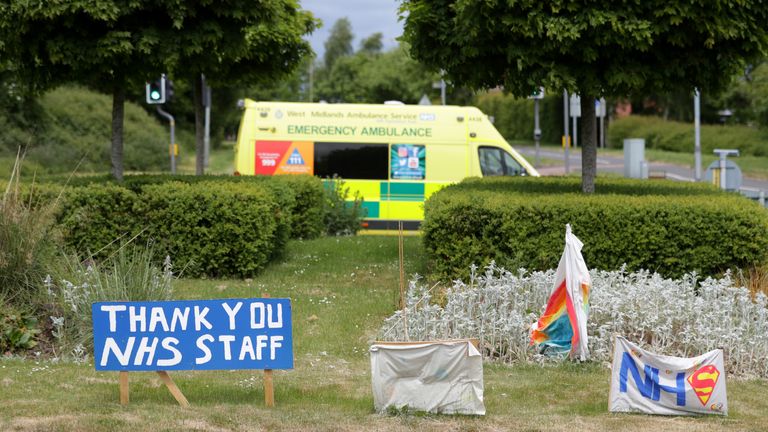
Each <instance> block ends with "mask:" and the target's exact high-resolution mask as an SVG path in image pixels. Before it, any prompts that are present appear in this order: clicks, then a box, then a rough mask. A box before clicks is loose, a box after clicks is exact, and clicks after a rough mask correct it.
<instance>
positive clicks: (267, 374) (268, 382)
mask: <svg viewBox="0 0 768 432" xmlns="http://www.w3.org/2000/svg"><path fill="white" fill-rule="evenodd" d="M264 405H266V406H267V407H269V408H272V407H274V406H275V387H274V386H273V385H272V369H264Z"/></svg>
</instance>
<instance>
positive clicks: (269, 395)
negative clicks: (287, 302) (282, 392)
mask: <svg viewBox="0 0 768 432" xmlns="http://www.w3.org/2000/svg"><path fill="white" fill-rule="evenodd" d="M263 297H264V298H269V294H264V295H263ZM264 405H266V406H267V407H268V408H272V407H274V406H275V387H274V385H273V384H272V369H264Z"/></svg>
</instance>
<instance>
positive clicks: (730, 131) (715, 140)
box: [607, 115, 768, 156]
mask: <svg viewBox="0 0 768 432" xmlns="http://www.w3.org/2000/svg"><path fill="white" fill-rule="evenodd" d="M693 132H694V131H693V124H692V123H682V122H674V121H665V120H663V119H660V118H658V117H650V116H637V115H634V116H629V117H625V118H622V119H618V120H615V121H613V122H611V125H610V127H609V128H608V135H607V140H608V145H609V146H610V147H615V148H622V146H623V145H624V140H625V139H626V138H643V139H645V146H646V147H647V148H652V149H658V150H667V151H674V152H686V153H690V152H691V151H692V150H693V144H694V143H693V141H694V134H693ZM716 148H727V149H739V151H741V154H742V155H752V156H768V130H765V129H756V128H752V127H749V126H714V125H702V126H701V151H702V152H704V153H708V154H712V150H714V149H716Z"/></svg>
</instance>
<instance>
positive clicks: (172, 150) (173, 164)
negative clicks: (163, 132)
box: [157, 106, 176, 174]
mask: <svg viewBox="0 0 768 432" xmlns="http://www.w3.org/2000/svg"><path fill="white" fill-rule="evenodd" d="M157 112H158V114H160V115H161V116H163V117H165V118H166V120H168V122H169V123H170V124H171V146H170V153H171V174H176V121H175V120H174V119H173V116H172V115H171V114H169V113H167V112H165V111H163V109H162V108H160V106H158V107H157Z"/></svg>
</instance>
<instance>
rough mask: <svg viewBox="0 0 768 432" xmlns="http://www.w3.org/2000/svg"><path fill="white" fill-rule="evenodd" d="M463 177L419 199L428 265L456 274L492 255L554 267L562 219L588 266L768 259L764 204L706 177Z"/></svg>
mask: <svg viewBox="0 0 768 432" xmlns="http://www.w3.org/2000/svg"><path fill="white" fill-rule="evenodd" d="M578 190H579V179H576V178H557V179H555V178H549V179H531V178H488V179H469V180H465V181H464V182H462V183H460V184H457V185H453V186H449V187H447V188H445V189H443V190H441V191H440V192H438V193H436V194H435V195H433V196H432V197H431V198H430V199H429V200H428V201H427V203H426V206H425V220H424V224H423V225H422V229H423V232H424V245H425V248H426V250H427V254H428V256H429V258H430V260H431V262H432V264H433V265H434V268H435V271H436V272H437V273H438V274H440V275H444V276H449V277H456V276H459V275H461V274H462V272H464V271H465V269H466V268H468V267H469V266H470V265H471V264H473V263H474V264H477V265H481V266H485V265H487V264H488V263H490V262H491V261H492V260H495V261H496V262H497V263H498V264H499V265H501V266H503V267H506V268H519V267H524V268H527V269H537V270H544V269H549V268H554V267H556V266H557V263H558V261H559V258H560V254H561V253H562V250H563V238H564V232H565V224H566V223H570V224H571V226H572V227H573V232H574V233H575V234H576V235H577V236H578V237H579V238H580V239H581V240H582V241H583V242H584V249H583V254H584V258H585V260H586V262H587V265H588V266H589V267H590V268H598V269H605V270H615V269H618V268H620V267H622V265H623V264H626V265H627V268H628V269H630V270H636V269H650V270H652V271H656V272H659V273H661V274H662V275H665V276H675V277H676V276H680V275H682V274H684V273H687V272H691V271H697V272H699V273H700V274H704V275H716V274H720V273H721V272H723V271H725V270H727V269H729V268H734V267H739V268H748V267H752V266H754V265H759V264H761V263H765V262H766V261H768V213H766V212H765V210H764V209H762V208H760V206H759V205H757V204H756V203H754V202H750V201H749V200H747V199H745V198H743V197H741V196H738V195H736V194H729V193H721V192H719V191H717V190H715V189H714V188H712V187H710V186H708V185H702V184H686V183H674V182H667V181H642V180H641V181H636V180H635V181H632V180H624V179H606V178H598V180H597V185H596V190H597V193H596V194H593V195H584V194H581V193H579V192H577V191H578Z"/></svg>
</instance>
